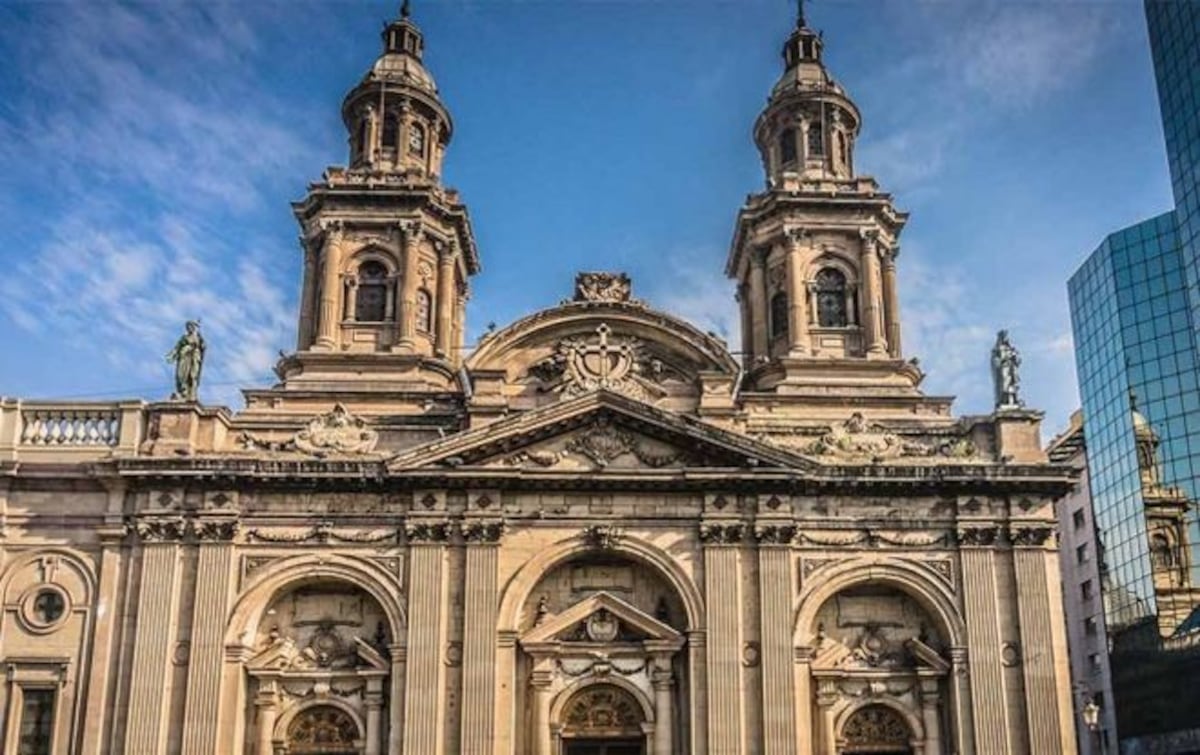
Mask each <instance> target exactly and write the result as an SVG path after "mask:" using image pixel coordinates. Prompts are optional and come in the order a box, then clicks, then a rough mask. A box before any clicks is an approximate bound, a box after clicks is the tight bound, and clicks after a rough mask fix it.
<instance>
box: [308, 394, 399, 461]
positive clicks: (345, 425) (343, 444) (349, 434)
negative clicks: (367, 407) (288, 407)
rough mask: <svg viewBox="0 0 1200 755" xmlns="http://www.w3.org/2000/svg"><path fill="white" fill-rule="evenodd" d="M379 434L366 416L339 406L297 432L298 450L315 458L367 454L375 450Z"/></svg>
mask: <svg viewBox="0 0 1200 755" xmlns="http://www.w3.org/2000/svg"><path fill="white" fill-rule="evenodd" d="M378 442H379V433H378V432H376V431H375V430H373V429H371V427H370V426H369V425H368V424H367V421H366V420H364V419H363V418H362V417H356V416H354V415H353V414H351V413H350V412H349V410H347V409H346V407H344V406H342V405H341V404H338V405H336V406H334V407H333V411H331V412H329V413H328V414H322V415H321V416H319V417H314V418H313V419H312V421H311V422H309V423H308V426H307V427H305V428H304V429H303V430H301V431H300V432H298V433H296V438H295V441H294V443H295V446H296V449H297V450H299V451H302V452H304V453H307V454H312V455H314V456H325V455H326V454H331V453H341V454H365V453H370V452H371V451H374V450H375V444H376V443H378Z"/></svg>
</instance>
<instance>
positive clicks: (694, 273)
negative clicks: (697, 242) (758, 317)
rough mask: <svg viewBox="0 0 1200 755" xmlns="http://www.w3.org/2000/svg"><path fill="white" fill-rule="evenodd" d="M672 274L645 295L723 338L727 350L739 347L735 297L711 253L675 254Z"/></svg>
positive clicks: (704, 329) (667, 309)
mask: <svg viewBox="0 0 1200 755" xmlns="http://www.w3.org/2000/svg"><path fill="white" fill-rule="evenodd" d="M671 260H672V262H671V264H670V265H669V267H670V269H671V270H672V275H671V278H670V280H669V283H668V284H667V285H662V284H661V283H660V284H658V285H655V286H652V287H650V288H649V289H648V290H647V299H649V300H650V303H651V304H653V306H654V307H655V308H657V309H661V310H664V311H666V312H669V313H671V314H673V315H675V316H676V317H682V318H683V319H684V320H687V321H688V322H690V323H691V324H693V325H695V326H696V327H697V328H700V329H701V330H703V331H706V332H709V333H713V334H715V335H717V336H718V337H720V338H722V339H724V340H725V343H726V345H727V346H728V347H729V350H730V351H732V352H734V353H737V352H739V351H740V350H741V333H742V331H741V327H742V326H741V316H740V315H739V313H738V306H737V300H736V299H735V298H734V287H733V282H732V281H730V280H728V279H727V278H726V277H725V276H724V275H723V274H722V270H721V267H720V266H719V264H713V255H711V254H697V255H674V256H672V257H671Z"/></svg>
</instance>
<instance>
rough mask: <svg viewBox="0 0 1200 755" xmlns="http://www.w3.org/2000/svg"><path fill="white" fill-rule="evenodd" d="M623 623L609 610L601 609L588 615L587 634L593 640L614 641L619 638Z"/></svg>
mask: <svg viewBox="0 0 1200 755" xmlns="http://www.w3.org/2000/svg"><path fill="white" fill-rule="evenodd" d="M620 629H621V623H620V622H619V621H617V618H616V617H615V616H613V615H612V614H611V613H609V612H608V611H605V610H604V609H601V610H599V611H597V612H596V613H594V614H592V615H591V616H589V617H588V620H587V636H588V639H589V640H591V641H592V642H612V641H613V640H615V639H617V632H618V631H619V630H620Z"/></svg>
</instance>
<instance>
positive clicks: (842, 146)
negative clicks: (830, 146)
mask: <svg viewBox="0 0 1200 755" xmlns="http://www.w3.org/2000/svg"><path fill="white" fill-rule="evenodd" d="M837 150H838V160H839V161H840V162H841V163H842V165H845V166H847V167H849V165H850V154H849V153H848V152H847V151H846V134H844V133H843V132H841V131H838V132H837Z"/></svg>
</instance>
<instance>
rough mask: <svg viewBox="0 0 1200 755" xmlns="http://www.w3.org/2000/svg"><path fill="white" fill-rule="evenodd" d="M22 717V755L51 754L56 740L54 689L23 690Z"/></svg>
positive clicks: (20, 741) (19, 741) (20, 732)
mask: <svg viewBox="0 0 1200 755" xmlns="http://www.w3.org/2000/svg"><path fill="white" fill-rule="evenodd" d="M21 698H22V699H21V719H20V724H19V726H20V728H19V730H18V732H19V733H18V735H17V737H18V740H17V752H19V753H21V755H50V745H51V743H52V742H53V740H54V690H53V689H35V688H29V687H27V688H25V689H23V690H21Z"/></svg>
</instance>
